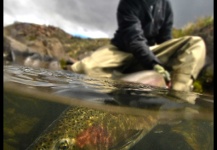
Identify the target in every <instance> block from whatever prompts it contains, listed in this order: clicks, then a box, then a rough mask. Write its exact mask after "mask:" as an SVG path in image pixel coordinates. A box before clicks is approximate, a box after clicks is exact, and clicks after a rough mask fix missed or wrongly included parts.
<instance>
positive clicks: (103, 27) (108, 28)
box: [4, 0, 214, 38]
mask: <svg viewBox="0 0 217 150" xmlns="http://www.w3.org/2000/svg"><path fill="white" fill-rule="evenodd" d="M170 1H171V3H172V6H173V11H174V19H175V20H174V27H177V28H181V27H182V26H184V25H185V24H187V23H188V22H192V21H194V20H196V19H197V18H198V17H203V16H210V15H213V8H214V6H213V0H170ZM118 2H119V0H4V26H5V25H9V24H12V23H13V22H14V21H19V22H29V23H36V24H44V25H53V26H56V27H59V28H61V29H63V30H65V31H66V32H68V33H70V34H73V35H83V36H87V37H92V38H102V37H105V38H111V37H113V34H114V32H115V30H116V29H117V22H116V9H117V5H118Z"/></svg>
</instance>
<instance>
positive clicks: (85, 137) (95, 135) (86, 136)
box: [76, 125, 112, 148]
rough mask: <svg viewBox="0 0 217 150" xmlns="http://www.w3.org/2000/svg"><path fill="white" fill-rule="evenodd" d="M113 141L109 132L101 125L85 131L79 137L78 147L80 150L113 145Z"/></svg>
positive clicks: (77, 140)
mask: <svg viewBox="0 0 217 150" xmlns="http://www.w3.org/2000/svg"><path fill="white" fill-rule="evenodd" d="M111 143H112V139H111V137H110V135H109V133H108V131H107V130H106V129H105V128H103V126H100V125H94V126H91V127H89V128H88V129H86V130H84V131H83V132H82V133H80V134H79V135H78V136H77V139H76V145H77V146H78V147H80V148H83V147H86V146H87V147H92V146H96V145H98V146H100V145H103V146H105V147H108V146H109V145H111Z"/></svg>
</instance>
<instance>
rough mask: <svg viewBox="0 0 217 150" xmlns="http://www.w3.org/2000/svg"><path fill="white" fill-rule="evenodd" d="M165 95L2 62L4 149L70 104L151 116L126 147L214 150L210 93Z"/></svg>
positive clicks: (27, 138) (22, 142) (31, 136)
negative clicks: (152, 121) (152, 119)
mask: <svg viewBox="0 0 217 150" xmlns="http://www.w3.org/2000/svg"><path fill="white" fill-rule="evenodd" d="M168 93H169V91H168V90H166V89H163V88H157V87H152V86H148V85H140V84H134V83H127V82H121V81H117V80H110V79H99V78H92V77H87V76H84V75H79V74H74V73H71V72H65V71H49V70H45V69H33V68H27V67H22V66H4V112H3V122H4V123H3V125H4V128H3V131H4V149H5V150H7V149H8V150H15V149H16V150H23V149H26V148H27V147H28V146H29V145H30V144H32V143H33V142H34V141H35V139H36V138H37V137H39V136H40V135H41V133H42V132H43V131H44V130H45V129H46V128H47V127H48V126H49V125H50V124H51V123H52V122H53V121H54V120H56V119H57V118H58V116H59V115H60V114H61V113H62V112H63V111H64V110H65V109H66V108H67V107H68V106H69V105H70V106H72V107H73V106H76V107H77V106H79V107H85V108H90V109H95V110H103V111H106V112H107V113H117V114H123V115H125V116H126V115H134V116H138V117H147V116H148V115H153V114H155V116H156V117H155V119H156V122H157V124H156V125H155V126H153V127H152V128H151V129H150V131H149V132H147V134H145V135H144V136H143V137H141V139H140V140H139V141H138V142H136V143H135V144H134V145H131V146H130V147H128V149H131V150H174V149H179V150H188V149H189V150H191V149H195V150H199V149H201V150H205V149H206V150H211V149H213V147H214V146H213V135H214V134H213V133H214V129H213V97H211V96H205V95H199V94H197V93H191V94H192V95H197V96H198V100H197V102H196V104H190V103H188V102H185V101H183V100H180V99H176V98H173V97H171V96H170V95H169V94H168ZM182 94H183V97H185V96H186V93H182ZM126 132H128V131H127V130H126ZM129 139H131V141H132V140H134V139H133V138H132V137H129ZM118 142H119V145H121V144H122V145H127V142H126V141H118Z"/></svg>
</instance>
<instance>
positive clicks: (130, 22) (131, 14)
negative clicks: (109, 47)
mask: <svg viewBox="0 0 217 150" xmlns="http://www.w3.org/2000/svg"><path fill="white" fill-rule="evenodd" d="M140 7H141V6H140V5H139V4H138V2H137V3H136V2H135V1H134V0H121V1H120V3H119V6H118V11H117V21H118V27H119V30H118V31H119V36H120V37H119V39H120V40H121V42H122V44H123V48H124V50H125V51H128V52H130V53H132V54H133V55H134V57H135V58H136V59H137V60H138V61H139V62H140V63H141V64H142V65H143V66H144V68H146V69H153V66H154V64H157V63H158V64H160V61H159V60H158V59H157V57H155V55H154V54H153V52H152V51H150V49H149V46H148V45H147V44H146V42H147V40H146V38H145V37H144V33H143V29H142V24H141V21H140V19H139V14H140V13H139V11H145V10H141V8H140Z"/></svg>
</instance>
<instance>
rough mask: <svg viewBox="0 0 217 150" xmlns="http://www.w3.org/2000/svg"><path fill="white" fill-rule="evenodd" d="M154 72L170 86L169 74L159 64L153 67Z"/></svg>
mask: <svg viewBox="0 0 217 150" xmlns="http://www.w3.org/2000/svg"><path fill="white" fill-rule="evenodd" d="M154 70H155V71H156V72H158V73H160V74H161V75H162V76H163V77H164V79H165V81H166V83H167V84H170V81H171V78H170V73H169V72H168V71H167V70H165V69H164V67H162V66H161V65H159V64H156V65H154Z"/></svg>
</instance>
